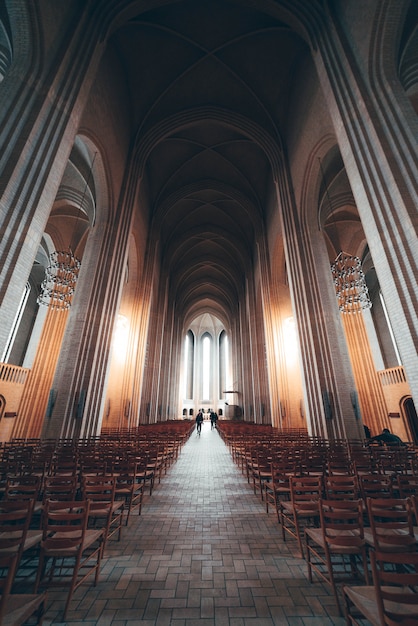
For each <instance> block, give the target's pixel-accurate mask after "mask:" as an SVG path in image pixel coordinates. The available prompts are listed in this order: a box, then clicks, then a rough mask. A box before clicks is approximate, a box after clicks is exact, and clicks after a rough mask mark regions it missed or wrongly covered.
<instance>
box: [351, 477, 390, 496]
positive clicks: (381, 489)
mask: <svg viewBox="0 0 418 626" xmlns="http://www.w3.org/2000/svg"><path fill="white" fill-rule="evenodd" d="M359 480H360V490H361V495H362V498H363V499H364V501H366V500H367V498H392V497H393V480H392V477H391V476H388V475H387V474H363V475H360V476H359Z"/></svg>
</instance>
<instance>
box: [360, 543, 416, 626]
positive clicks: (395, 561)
mask: <svg viewBox="0 0 418 626" xmlns="http://www.w3.org/2000/svg"><path fill="white" fill-rule="evenodd" d="M370 561H371V566H372V573H373V581H374V587H375V593H376V602H377V607H378V611H379V616H380V621H381V623H382V624H385V625H388V626H395V624H396V625H397V626H399V625H402V626H416V624H418V592H417V588H418V553H417V552H400V553H388V552H379V551H378V552H373V551H372V552H371V553H370Z"/></svg>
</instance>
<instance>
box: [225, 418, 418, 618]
mask: <svg viewBox="0 0 418 626" xmlns="http://www.w3.org/2000/svg"><path fill="white" fill-rule="evenodd" d="M221 428H222V426H221ZM232 439H234V442H233V443H231V441H230V443H229V446H230V451H231V454H232V456H233V458H234V460H235V462H236V463H237V465H238V466H239V467H240V468H241V471H242V472H243V473H244V475H246V477H247V480H248V482H249V483H251V484H252V486H253V490H254V493H255V494H257V495H259V497H260V498H261V500H263V501H264V502H265V506H266V510H267V512H269V511H270V510H275V511H276V512H277V519H278V522H279V524H280V527H281V530H282V536H283V539H284V540H286V538H287V537H289V536H292V537H293V538H295V539H296V541H297V542H298V546H299V550H300V552H301V555H302V556H303V557H305V559H306V562H307V568H308V579H309V580H310V581H311V582H313V576H314V575H316V576H317V577H319V579H320V580H322V581H323V582H325V583H327V584H328V585H329V586H330V588H331V590H332V593H333V595H334V598H335V602H336V605H337V608H338V611H339V613H340V614H341V613H342V609H343V606H344V610H345V615H346V620H347V624H358V623H363V622H361V620H364V619H366V620H369V622H370V623H372V624H375V625H376V626H381V625H385V626H386V625H389V624H390V625H391V626H393V625H394V624H395V623H396V624H403V625H404V626H412V625H415V624H418V528H417V526H418V495H417V494H418V472H416V471H415V465H414V463H412V462H411V459H413V458H414V457H415V456H416V452H415V450H414V449H412V448H410V447H408V448H407V449H406V450H405V449H402V450H401V449H399V450H389V449H384V448H383V449H380V450H375V449H370V448H369V447H366V446H364V445H363V444H362V445H360V444H359V445H354V446H352V447H351V449H350V445H348V443H347V442H346V443H345V445H341V446H338V448H336V449H333V446H328V449H327V451H326V453H325V454H324V446H323V445H322V444H321V445H320V446H318V445H312V442H309V441H304V442H302V444H301V445H300V449H298V444H297V441H295V440H294V441H293V445H292V446H289V445H287V444H288V442H286V444H285V445H284V446H281V447H280V449H279V448H278V447H277V440H275V441H274V443H273V444H272V442H271V440H270V441H267V440H266V439H264V440H263V441H260V440H259V437H258V436H257V435H256V437H255V440H254V439H252V437H251V436H250V435H248V434H247V435H245V434H244V435H243V436H240V438H238V439H236V438H234V437H231V440H232ZM383 459H384V461H383ZM331 468H332V469H331ZM341 584H342V586H341ZM341 593H342V598H343V602H342V601H341ZM357 615H359V616H360V618H358V617H357ZM359 619H360V621H358V620H359Z"/></svg>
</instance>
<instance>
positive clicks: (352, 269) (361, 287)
mask: <svg viewBox="0 0 418 626" xmlns="http://www.w3.org/2000/svg"><path fill="white" fill-rule="evenodd" d="M331 272H332V277H333V280H334V285H335V292H336V295H337V300H338V308H339V310H340V311H341V313H360V312H361V311H363V310H364V309H370V308H371V306H372V303H371V300H370V297H369V290H368V288H367V284H366V278H365V276H364V272H363V270H362V267H361V261H360V259H359V258H358V257H357V256H351V255H350V254H346V253H345V252H340V254H339V255H338V256H337V258H336V259H335V261H334V263H333V264H332V265H331Z"/></svg>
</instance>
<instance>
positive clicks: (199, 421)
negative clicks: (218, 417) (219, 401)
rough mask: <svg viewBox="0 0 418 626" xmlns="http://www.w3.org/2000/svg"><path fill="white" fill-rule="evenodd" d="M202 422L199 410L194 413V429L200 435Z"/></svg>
mask: <svg viewBox="0 0 418 626" xmlns="http://www.w3.org/2000/svg"><path fill="white" fill-rule="evenodd" d="M202 422H203V413H202V411H199V413H198V414H197V415H196V431H197V434H198V435H200V433H201V432H202Z"/></svg>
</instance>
